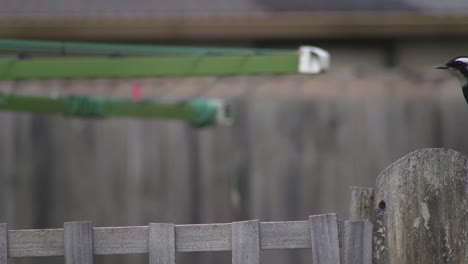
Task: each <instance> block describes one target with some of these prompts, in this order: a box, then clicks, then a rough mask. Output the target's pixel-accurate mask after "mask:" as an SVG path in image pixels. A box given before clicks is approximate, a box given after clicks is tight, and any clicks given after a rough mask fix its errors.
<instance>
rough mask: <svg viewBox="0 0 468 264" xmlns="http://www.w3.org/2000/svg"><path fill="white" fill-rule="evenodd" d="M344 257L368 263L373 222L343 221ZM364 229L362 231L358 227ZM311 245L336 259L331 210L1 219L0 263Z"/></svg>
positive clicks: (320, 258) (246, 256) (251, 253)
mask: <svg viewBox="0 0 468 264" xmlns="http://www.w3.org/2000/svg"><path fill="white" fill-rule="evenodd" d="M343 226H344V231H343V234H344V235H343V236H344V240H343V249H344V250H343V257H344V259H346V260H348V261H346V260H345V261H344V263H355V262H354V261H358V262H359V263H370V260H371V230H372V224H371V223H370V222H369V221H367V220H359V221H345V222H344V223H343ZM363 232H364V233H365V234H366V235H365V236H363V235H362V233H363ZM295 248H296V249H305V248H309V249H312V255H313V263H339V261H340V254H339V252H340V251H339V240H338V221H337V217H336V214H324V215H314V216H310V218H309V221H291V222H259V221H258V220H252V221H243V222H234V223H227V224H206V225H173V224H166V223H151V224H149V226H134V227H94V228H93V227H92V226H91V223H90V222H68V223H65V225H64V228H60V229H37V230H9V231H7V225H6V224H2V225H0V250H1V251H0V252H1V254H0V256H1V258H0V263H1V264H6V263H7V256H8V257H11V258H16V257H40V256H65V263H82V264H86V263H93V254H96V255H108V254H132V253H149V263H164V264H165V263H176V260H175V253H176V252H201V251H226V250H231V251H232V263H259V261H260V250H268V249H295Z"/></svg>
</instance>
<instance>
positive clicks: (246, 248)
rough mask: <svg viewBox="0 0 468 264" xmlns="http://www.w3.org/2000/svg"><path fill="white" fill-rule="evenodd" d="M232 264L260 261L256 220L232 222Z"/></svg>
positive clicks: (251, 263) (250, 263) (258, 232)
mask: <svg viewBox="0 0 468 264" xmlns="http://www.w3.org/2000/svg"><path fill="white" fill-rule="evenodd" d="M231 228H232V264H259V263H260V231H259V229H260V228H259V223H258V220H252V221H243V222H234V223H232V227H231Z"/></svg>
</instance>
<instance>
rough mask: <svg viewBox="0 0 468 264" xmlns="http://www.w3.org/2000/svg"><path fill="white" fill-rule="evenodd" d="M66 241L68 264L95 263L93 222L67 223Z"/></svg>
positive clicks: (66, 259) (66, 260)
mask: <svg viewBox="0 0 468 264" xmlns="http://www.w3.org/2000/svg"><path fill="white" fill-rule="evenodd" d="M64 243H65V248H64V249H65V263H66V264H93V236H92V229H91V222H89V221H86V222H68V223H65V225H64Z"/></svg>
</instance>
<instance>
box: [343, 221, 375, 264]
mask: <svg viewBox="0 0 468 264" xmlns="http://www.w3.org/2000/svg"><path fill="white" fill-rule="evenodd" d="M342 237H343V250H342V251H343V258H342V262H343V264H357V263H359V264H371V263H372V222H370V221H368V220H352V221H344V223H343V236H342Z"/></svg>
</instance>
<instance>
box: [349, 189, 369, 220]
mask: <svg viewBox="0 0 468 264" xmlns="http://www.w3.org/2000/svg"><path fill="white" fill-rule="evenodd" d="M373 206H374V189H372V188H364V187H354V186H353V187H351V202H350V206H349V219H351V220H360V219H372V211H373Z"/></svg>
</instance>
